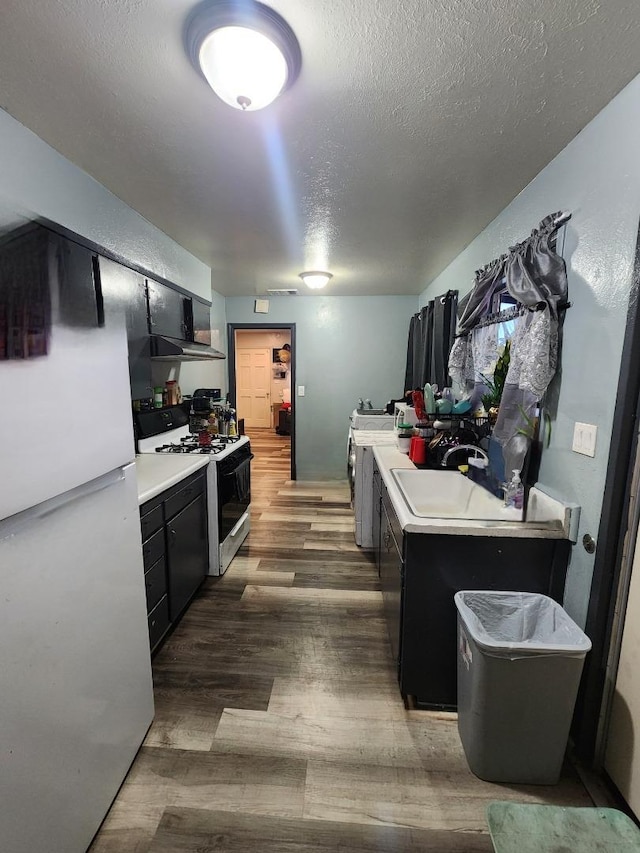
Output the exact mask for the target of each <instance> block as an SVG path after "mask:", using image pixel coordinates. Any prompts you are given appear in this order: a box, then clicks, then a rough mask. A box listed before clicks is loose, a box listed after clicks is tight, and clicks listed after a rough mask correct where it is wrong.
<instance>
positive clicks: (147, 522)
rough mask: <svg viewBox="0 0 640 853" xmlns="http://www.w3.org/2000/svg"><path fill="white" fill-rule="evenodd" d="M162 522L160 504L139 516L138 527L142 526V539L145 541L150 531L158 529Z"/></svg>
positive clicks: (153, 531)
mask: <svg viewBox="0 0 640 853" xmlns="http://www.w3.org/2000/svg"><path fill="white" fill-rule="evenodd" d="M163 523H164V518H163V516H162V506H157V507H155V508H154V509H152V510H150V511H149V512H145V513H144V515H142V512H141V518H140V527H141V528H142V541H143V542H145V541H146V540H147V539H148V538H149V537H150V536H151V534H152V533H155V532H156V530H160V528H161V527H162V525H163Z"/></svg>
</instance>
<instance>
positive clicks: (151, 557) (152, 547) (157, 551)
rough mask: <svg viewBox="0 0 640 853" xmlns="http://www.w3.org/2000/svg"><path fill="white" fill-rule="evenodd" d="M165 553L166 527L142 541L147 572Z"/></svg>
mask: <svg viewBox="0 0 640 853" xmlns="http://www.w3.org/2000/svg"><path fill="white" fill-rule="evenodd" d="M163 555H164V528H161V529H160V530H157V531H156V532H155V533H154V534H153V536H151V537H149V539H147V541H146V542H143V543H142V559H143V562H144V570H145V572H146V571H147V570H148V569H150V568H151V566H152V565H153V564H154V563H157V561H158V560H159V559H160V557H162V556H163Z"/></svg>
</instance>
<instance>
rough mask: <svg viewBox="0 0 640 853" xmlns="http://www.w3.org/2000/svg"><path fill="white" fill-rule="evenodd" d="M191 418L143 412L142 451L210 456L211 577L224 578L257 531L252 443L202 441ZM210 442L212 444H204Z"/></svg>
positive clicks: (139, 418)
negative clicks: (253, 507)
mask: <svg viewBox="0 0 640 853" xmlns="http://www.w3.org/2000/svg"><path fill="white" fill-rule="evenodd" d="M188 420H189V419H188V416H187V415H186V413H185V412H184V411H183V410H182V409H181V408H180V407H178V406H174V407H172V408H171V409H163V410H160V411H151V412H138V413H137V414H136V432H137V437H138V453H145V454H151V453H153V454H155V455H156V456H157V457H158V464H160V465H161V464H163V463H162V462H161V461H160V457H161V456H164V455H166V454H175V453H182V454H189V455H206V456H208V457H209V464H208V465H207V507H208V519H209V528H208V534H209V574H210V575H222V574H224V572H225V571H226V570H227V568H228V566H229V563H230V562H231V560H232V559H233V557H234V556H235V554H236V552H237V551H238V548H239V547H240V546H241V545H242V543H243V542H244V540H245V539H246V537H247V534H248V533H249V530H250V527H251V515H250V502H251V466H250V463H251V459H252V458H253V454H252V453H251V445H250V443H249V439H248V438H247V436H245V435H240V436H226V435H214V436H206V437H203V439H202V440H201V439H199V437H198V436H197V435H193V434H192V433H191V432H189V427H188ZM203 442H206V443H203Z"/></svg>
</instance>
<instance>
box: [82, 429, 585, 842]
mask: <svg viewBox="0 0 640 853" xmlns="http://www.w3.org/2000/svg"><path fill="white" fill-rule="evenodd" d="M250 437H251V443H252V450H253V452H254V453H255V456H256V458H255V459H254V462H253V467H252V478H253V479H252V530H251V533H250V535H249V538H248V539H247V541H246V542H245V544H244V546H243V548H242V549H241V551H240V553H239V555H238V556H237V557H236V559H235V560H234V561H233V563H232V564H231V566H230V568H229V570H228V571H227V573H226V575H224V576H223V577H222V578H209V579H208V580H207V581H206V582H205V584H204V586H203V587H202V589H201V591H200V592H199V594H198V595H197V596H196V599H195V600H194V602H193V603H192V605H191V607H190V608H189V610H188V611H187V613H186V615H185V617H184V618H183V620H182V622H181V623H180V625H179V626H178V628H177V630H176V631H175V632H174V634H173V635H172V636H171V637H170V638H169V639H168V641H167V642H166V643H165V645H164V647H163V648H162V649H161V650H160V652H159V653H158V655H157V656H156V658H155V660H154V664H153V670H154V683H155V697H156V717H155V721H154V723H153V726H152V727H151V729H150V731H149V733H148V735H147V738H146V740H145V743H144V745H143V747H142V749H141V750H140V752H139V754H138V757H137V758H136V761H135V763H134V765H133V767H132V769H131V771H130V773H129V776H128V777H127V781H126V782H125V784H124V785H123V787H122V789H121V791H120V794H119V795H118V798H117V800H116V802H115V803H114V805H113V807H112V809H111V811H110V813H109V815H108V817H107V819H106V820H105V822H104V824H103V827H102V829H101V831H100V833H99V834H98V836H97V837H96V839H95V841H94V844H93V845H92V847H91V853H196V851H197V853H205V851H221V852H222V853H244V851H252V850H256V851H258V850H259V851H261V853H283V851H287V852H288V853H296V851H299V853H302V851H306V852H307V853H308V852H309V851H316V850H318V851H325V853H333V851H345V853H346V851H362V853H364V851H385V853H395V851H398V853H399V852H400V851H402V852H403V853H418V851H420V853H490V851H492V850H493V846H492V844H491V841H490V839H489V836H488V834H487V833H486V822H485V816H484V810H485V807H486V805H487V804H488V803H489V802H491V801H492V800H500V799H510V800H514V801H519V802H545V803H553V804H558V805H591V800H590V798H589V797H588V795H587V794H586V793H585V791H584V789H583V787H582V785H581V783H580V782H579V780H578V778H577V776H576V774H575V773H574V771H573V770H572V769H571V768H570V767H567V768H566V769H565V773H564V776H563V779H562V781H561V783H560V784H559V785H557V786H555V787H535V786H530V787H529V786H507V785H493V784H489V783H486V782H482V781H480V780H478V779H476V778H475V777H474V776H473V775H472V774H471V773H470V771H469V770H468V769H467V766H466V762H465V759H464V755H463V753H462V748H461V746H460V743H459V740H458V734H457V727H456V723H455V719H454V718H453V717H452V715H447V714H437V713H433V714H431V713H426V712H421V711H406V710H405V708H404V706H403V703H402V700H401V698H400V694H399V692H398V688H397V682H396V680H395V675H394V667H393V662H392V660H391V654H390V648H389V643H388V640H387V634H386V626H385V623H384V620H383V613H382V601H381V595H380V591H379V586H378V579H377V573H376V569H375V566H374V565H373V563H372V559H371V557H370V555H369V554H368V553H366V552H362V551H360V550H359V549H358V548H357V546H356V545H355V544H354V541H353V533H352V521H353V515H352V512H351V510H350V507H349V494H348V489H347V486H346V483H308V482H295V483H293V482H291V481H289V479H288V478H289V464H290V458H289V453H288V447H289V439H288V438H285V437H281V436H277V435H275V434H274V433H273V431H272V430H262V431H253V432H252V433H251V436H250Z"/></svg>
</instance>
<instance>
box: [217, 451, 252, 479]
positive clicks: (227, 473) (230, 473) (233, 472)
mask: <svg viewBox="0 0 640 853" xmlns="http://www.w3.org/2000/svg"><path fill="white" fill-rule="evenodd" d="M254 458H255V457H254V454H253V453H250V454H249V456H245V457H244V459H243V460H242V462H240V463H238V465H236V467H235V468H232V469H231V471H224V472H223V474H222V476H223V477H234V476H235V475H236V473H237V472H238V471H239V470H240V469H241V468H245V467H246V465H247V463H248V462H251V460H252V459H254Z"/></svg>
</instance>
